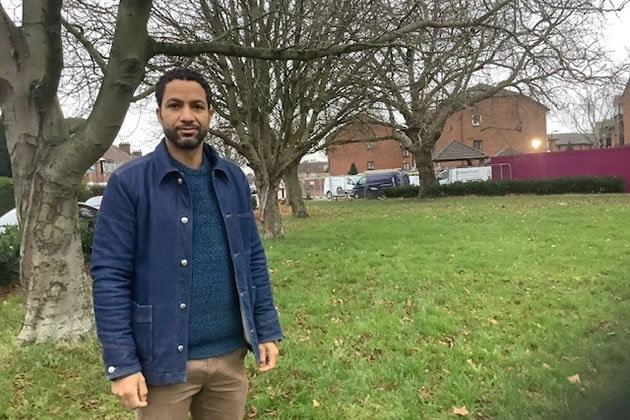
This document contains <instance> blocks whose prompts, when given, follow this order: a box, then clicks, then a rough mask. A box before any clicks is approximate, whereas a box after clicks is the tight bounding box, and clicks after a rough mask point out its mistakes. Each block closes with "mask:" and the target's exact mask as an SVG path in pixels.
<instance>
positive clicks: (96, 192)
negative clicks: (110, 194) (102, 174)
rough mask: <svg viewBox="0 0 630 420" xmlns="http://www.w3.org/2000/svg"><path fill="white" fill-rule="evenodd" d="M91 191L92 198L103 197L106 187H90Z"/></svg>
mask: <svg viewBox="0 0 630 420" xmlns="http://www.w3.org/2000/svg"><path fill="white" fill-rule="evenodd" d="M90 191H91V192H92V195H90V197H94V196H97V195H103V193H104V192H105V185H100V184H98V185H90ZM90 197H88V198H90Z"/></svg>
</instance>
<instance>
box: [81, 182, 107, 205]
mask: <svg viewBox="0 0 630 420" xmlns="http://www.w3.org/2000/svg"><path fill="white" fill-rule="evenodd" d="M104 191H105V185H87V184H84V183H81V186H80V187H79V195H78V197H77V199H78V200H79V201H81V202H84V201H86V200H87V199H88V198H91V197H95V196H97V195H103V192H104Z"/></svg>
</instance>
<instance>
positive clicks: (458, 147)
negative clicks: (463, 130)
mask: <svg viewBox="0 0 630 420" xmlns="http://www.w3.org/2000/svg"><path fill="white" fill-rule="evenodd" d="M487 157H488V155H486V154H485V153H483V152H481V151H480V150H477V149H475V148H474V147H471V146H468V145H467V144H464V143H462V142H461V141H457V140H451V142H450V143H449V144H447V145H446V147H444V148H443V149H442V150H440V151H439V152H437V153H436V154H435V155H434V156H433V161H434V162H449V161H457V160H468V159H486V158H487Z"/></svg>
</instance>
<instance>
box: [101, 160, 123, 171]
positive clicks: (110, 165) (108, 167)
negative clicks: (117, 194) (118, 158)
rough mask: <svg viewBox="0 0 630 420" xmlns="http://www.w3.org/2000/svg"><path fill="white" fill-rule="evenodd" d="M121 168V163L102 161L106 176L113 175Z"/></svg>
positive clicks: (102, 168)
mask: <svg viewBox="0 0 630 420" xmlns="http://www.w3.org/2000/svg"><path fill="white" fill-rule="evenodd" d="M119 166H120V163H119V162H113V161H111V160H103V161H101V170H102V172H103V173H104V174H111V173H113V172H114V171H115V170H116V169H118V167H119Z"/></svg>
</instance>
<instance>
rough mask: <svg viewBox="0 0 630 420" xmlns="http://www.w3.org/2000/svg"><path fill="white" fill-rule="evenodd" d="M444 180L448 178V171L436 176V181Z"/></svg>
mask: <svg viewBox="0 0 630 420" xmlns="http://www.w3.org/2000/svg"><path fill="white" fill-rule="evenodd" d="M446 178H448V171H442V172H440V174H439V175H438V176H437V179H438V181H439V180H441V179H446Z"/></svg>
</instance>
